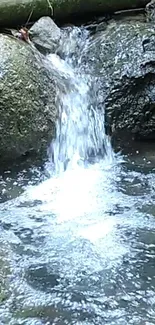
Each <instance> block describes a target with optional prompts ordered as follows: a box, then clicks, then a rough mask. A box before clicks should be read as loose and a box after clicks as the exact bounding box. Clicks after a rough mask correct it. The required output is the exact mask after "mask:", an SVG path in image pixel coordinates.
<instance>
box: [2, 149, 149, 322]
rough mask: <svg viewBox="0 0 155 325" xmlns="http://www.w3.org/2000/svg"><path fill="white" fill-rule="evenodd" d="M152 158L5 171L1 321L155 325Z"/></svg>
mask: <svg viewBox="0 0 155 325" xmlns="http://www.w3.org/2000/svg"><path fill="white" fill-rule="evenodd" d="M154 157H155V152H154V151H153V148H152V150H150V151H149V152H147V150H143V153H142V152H140V150H139V151H138V150H137V149H136V150H135V151H134V152H133V153H132V154H130V155H126V156H118V157H116V159H115V163H113V164H111V165H110V164H109V163H108V161H106V160H104V159H103V160H101V161H99V162H97V163H95V164H90V165H89V166H87V168H86V167H80V166H77V167H76V168H74V169H70V170H67V171H66V172H63V173H61V174H60V175H59V176H53V177H51V178H48V177H47V176H46V174H45V172H44V170H43V168H40V169H39V168H31V169H24V170H23V171H21V170H20V171H18V168H16V169H15V170H14V171H5V172H4V173H3V175H2V176H1V179H0V188H1V194H0V200H1V203H0V228H1V238H0V269H1V273H2V276H1V279H3V281H2V280H1V281H0V288H1V286H2V288H3V290H4V291H5V293H6V294H5V295H4V296H3V299H1V302H0V324H2V325H4V324H7V325H8V324H9V325H19V324H22V325H23V324H24V325H34V324H35V325H51V324H61V325H63V324H110V325H113V324H115V325H121V324H122V325H126V324H134V325H142V324H147V325H151V324H155V295H154V292H155V272H154V265H155V185H154V184H155V160H154ZM1 282H3V283H1ZM1 291H2V289H1Z"/></svg>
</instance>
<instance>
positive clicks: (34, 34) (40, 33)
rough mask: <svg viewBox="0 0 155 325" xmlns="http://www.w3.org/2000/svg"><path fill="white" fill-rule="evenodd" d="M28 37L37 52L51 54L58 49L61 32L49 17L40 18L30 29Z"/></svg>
mask: <svg viewBox="0 0 155 325" xmlns="http://www.w3.org/2000/svg"><path fill="white" fill-rule="evenodd" d="M29 35H30V39H31V41H32V42H33V43H34V44H35V46H36V47H37V48H38V50H40V51H41V52H43V53H49V52H52V53H53V52H55V51H56V50H57V48H58V45H59V41H60V37H61V30H60V28H59V27H58V26H57V25H56V24H55V23H54V21H53V20H52V19H51V18H50V17H42V18H40V19H39V20H38V21H37V22H36V23H35V24H34V25H33V26H32V27H31V28H30V30H29Z"/></svg>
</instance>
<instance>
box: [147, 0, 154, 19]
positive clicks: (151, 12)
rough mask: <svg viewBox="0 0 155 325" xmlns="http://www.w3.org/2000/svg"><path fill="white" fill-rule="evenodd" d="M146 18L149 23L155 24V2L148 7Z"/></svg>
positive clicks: (151, 2)
mask: <svg viewBox="0 0 155 325" xmlns="http://www.w3.org/2000/svg"><path fill="white" fill-rule="evenodd" d="M145 11H146V18H147V21H148V22H155V0H152V1H150V2H149V3H148V4H147V5H146V10H145Z"/></svg>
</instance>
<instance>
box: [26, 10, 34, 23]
mask: <svg viewBox="0 0 155 325" xmlns="http://www.w3.org/2000/svg"><path fill="white" fill-rule="evenodd" d="M33 9H34V8H32V10H31V12H30V14H29V16H28V19H27V22H26V24H25V26H26V25H27V24H28V23H29V21H30V19H31V17H32V14H33Z"/></svg>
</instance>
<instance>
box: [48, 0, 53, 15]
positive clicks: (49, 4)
mask: <svg viewBox="0 0 155 325" xmlns="http://www.w3.org/2000/svg"><path fill="white" fill-rule="evenodd" d="M47 3H48V6H49V8H50V9H51V16H53V7H52V5H51V3H50V0H47Z"/></svg>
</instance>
